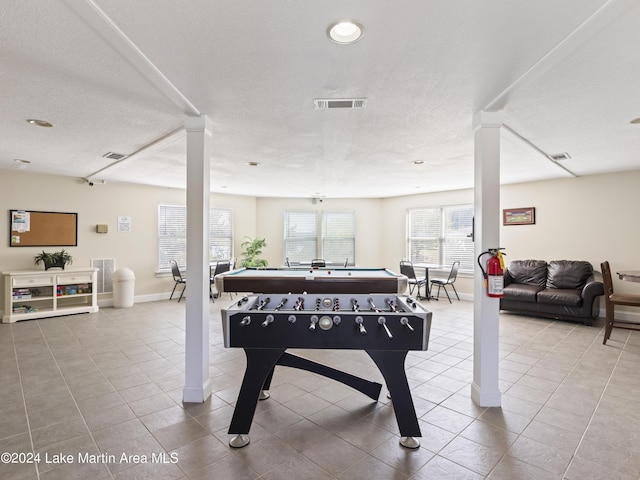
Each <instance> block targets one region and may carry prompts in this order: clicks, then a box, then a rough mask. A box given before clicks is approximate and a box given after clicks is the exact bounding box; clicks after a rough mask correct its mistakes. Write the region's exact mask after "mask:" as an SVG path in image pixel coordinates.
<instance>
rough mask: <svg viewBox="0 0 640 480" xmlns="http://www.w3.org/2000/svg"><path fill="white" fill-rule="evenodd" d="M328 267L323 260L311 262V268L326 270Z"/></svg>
mask: <svg viewBox="0 0 640 480" xmlns="http://www.w3.org/2000/svg"><path fill="white" fill-rule="evenodd" d="M326 266H327V262H325V261H324V259H322V258H314V259H313V260H311V268H324V267H326Z"/></svg>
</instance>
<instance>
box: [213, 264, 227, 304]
mask: <svg viewBox="0 0 640 480" xmlns="http://www.w3.org/2000/svg"><path fill="white" fill-rule="evenodd" d="M229 270H231V261H230V260H220V261H218V262H216V264H215V265H209V298H211V300H213V299H214V298H215V297H217V296H218V293H217V292H216V294H215V295H214V293H213V285H214V283H215V278H216V275H219V274H221V273H223V272H228V271H229ZM229 297H231V292H229Z"/></svg>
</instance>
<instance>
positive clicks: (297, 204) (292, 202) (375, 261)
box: [256, 198, 397, 270]
mask: <svg viewBox="0 0 640 480" xmlns="http://www.w3.org/2000/svg"><path fill="white" fill-rule="evenodd" d="M381 207H382V200H381V199H333V198H325V199H323V201H322V202H320V201H317V202H316V203H315V204H314V203H312V201H311V198H258V199H257V212H256V219H257V223H256V232H257V233H256V234H257V236H259V237H264V238H265V239H266V240H267V248H265V249H264V251H263V253H264V255H263V257H264V258H265V259H266V260H267V261H268V262H269V265H271V266H281V265H282V264H283V262H284V241H283V236H284V212H285V210H295V211H316V212H322V211H327V212H328V211H344V210H353V211H354V212H355V217H356V265H357V266H358V267H387V268H390V269H393V268H395V269H396V270H397V267H394V264H388V265H384V264H380V258H381V255H380V254H381V249H382V238H381V233H382V230H383V228H385V226H384V224H383V221H382V220H383V216H382V212H381ZM309 260H311V259H309Z"/></svg>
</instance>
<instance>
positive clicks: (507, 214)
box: [502, 207, 536, 225]
mask: <svg viewBox="0 0 640 480" xmlns="http://www.w3.org/2000/svg"><path fill="white" fill-rule="evenodd" d="M534 223H536V209H535V207H527V208H505V209H504V210H502V224H503V225H533V224H534Z"/></svg>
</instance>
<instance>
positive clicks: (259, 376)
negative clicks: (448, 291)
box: [222, 294, 431, 448]
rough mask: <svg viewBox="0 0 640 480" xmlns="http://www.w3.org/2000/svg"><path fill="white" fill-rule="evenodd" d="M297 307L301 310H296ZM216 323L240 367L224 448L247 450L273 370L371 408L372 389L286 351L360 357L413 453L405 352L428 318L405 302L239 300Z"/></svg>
mask: <svg viewBox="0 0 640 480" xmlns="http://www.w3.org/2000/svg"><path fill="white" fill-rule="evenodd" d="M270 297H274V299H275V300H276V301H279V303H278V305H277V306H276V305H275V303H276V302H275V301H274V303H273V304H271V298H270ZM300 303H302V308H298V307H299V304H300ZM291 305H293V307H291ZM296 305H298V307H296ZM305 305H306V306H307V308H305ZM336 306H342V307H344V308H336ZM284 307H288V308H284ZM222 317H223V333H224V338H225V346H226V347H239V348H243V349H244V351H245V354H246V359H247V365H246V370H245V374H244V378H243V380H242V385H241V387H240V392H239V394H238V399H237V402H236V406H235V409H234V413H233V417H232V419H231V424H230V426H229V431H228V433H229V434H230V435H233V438H231V440H230V442H229V444H230V445H231V446H232V447H234V448H241V447H244V446H246V445H247V444H248V443H249V441H250V439H249V431H250V428H251V424H252V422H253V417H254V415H255V410H256V407H257V404H258V401H259V400H264V399H267V398H269V388H270V386H271V380H272V377H273V374H274V371H275V368H276V367H277V366H285V367H292V368H297V369H301V370H305V371H309V372H312V373H315V374H318V375H322V376H324V377H326V378H330V379H333V380H336V381H338V382H341V383H343V384H344V385H347V386H349V387H351V388H353V389H355V390H357V391H359V392H361V393H363V394H364V395H366V396H368V397H369V398H371V399H372V400H374V401H377V400H378V398H379V396H380V392H381V389H382V385H381V384H380V383H377V382H373V381H369V380H366V379H363V378H360V377H357V376H355V375H351V374H349V373H347V372H344V371H341V370H338V369H335V368H332V367H329V366H326V365H323V364H320V363H317V362H314V361H312V360H308V359H306V358H303V357H300V356H298V355H293V354H290V353H288V352H287V351H286V350H287V349H289V348H296V349H318V348H321V349H322V348H331V349H359V350H364V351H365V352H366V353H367V355H369V357H370V358H371V359H372V360H373V362H374V363H375V365H376V366H377V367H378V369H379V370H380V373H381V374H382V376H383V378H384V381H385V383H386V386H387V390H388V391H389V395H390V397H391V400H392V404H393V409H394V412H395V416H396V420H397V422H398V427H399V431H400V435H401V439H400V444H401V445H402V446H403V447H406V448H418V447H419V446H420V442H419V440H418V438H419V437H421V436H422V434H421V432H420V427H419V424H418V419H417V416H416V412H415V407H414V404H413V399H412V397H411V390H410V388H409V384H408V381H407V376H406V372H405V368H404V365H405V359H406V357H407V354H408V352H409V351H411V350H426V349H427V346H428V340H429V332H430V327H431V312H429V311H428V310H426V309H425V308H424V307H423V306H422V305H421V304H419V303H418V302H416V301H415V300H413V299H412V298H411V297H406V296H390V295H388V294H386V295H381V294H369V295H350V296H344V295H343V296H340V295H338V296H332V297H329V296H327V295H321V294H315V295H308V294H303V295H285V296H282V295H271V296H265V295H255V296H245V297H243V298H242V299H241V300H240V301H238V302H234V304H232V305H231V306H229V307H227V308H224V309H223V310H222Z"/></svg>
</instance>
